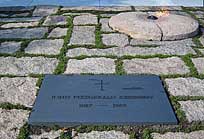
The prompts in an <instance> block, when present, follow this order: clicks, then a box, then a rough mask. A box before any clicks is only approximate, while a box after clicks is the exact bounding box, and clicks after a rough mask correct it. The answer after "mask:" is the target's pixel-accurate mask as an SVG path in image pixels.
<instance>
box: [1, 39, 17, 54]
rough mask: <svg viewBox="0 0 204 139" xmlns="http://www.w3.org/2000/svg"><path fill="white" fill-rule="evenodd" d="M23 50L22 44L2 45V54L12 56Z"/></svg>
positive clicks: (9, 43) (11, 42)
mask: <svg viewBox="0 0 204 139" xmlns="http://www.w3.org/2000/svg"><path fill="white" fill-rule="evenodd" d="M20 48H21V42H14V41H10V42H3V43H1V44H0V53H8V54H12V53H15V52H16V51H18V50H19V49H20Z"/></svg>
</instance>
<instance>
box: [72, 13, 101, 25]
mask: <svg viewBox="0 0 204 139" xmlns="http://www.w3.org/2000/svg"><path fill="white" fill-rule="evenodd" d="M73 24H74V25H89V24H92V25H96V24H98V18H97V16H96V15H93V14H86V15H79V16H76V17H74V21H73Z"/></svg>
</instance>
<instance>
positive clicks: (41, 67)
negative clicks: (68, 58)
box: [0, 57, 58, 75]
mask: <svg viewBox="0 0 204 139" xmlns="http://www.w3.org/2000/svg"><path fill="white" fill-rule="evenodd" d="M57 64H58V60H57V59H55V58H44V57H32V58H31V57H23V58H15V57H0V74H1V75H6V74H11V75H28V74H49V73H50V74H51V73H53V72H54V70H55V68H56V67H57Z"/></svg>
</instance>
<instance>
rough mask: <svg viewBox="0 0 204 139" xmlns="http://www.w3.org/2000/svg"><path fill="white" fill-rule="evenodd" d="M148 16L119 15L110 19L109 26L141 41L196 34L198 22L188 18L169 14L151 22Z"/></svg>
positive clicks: (173, 38)
mask: <svg viewBox="0 0 204 139" xmlns="http://www.w3.org/2000/svg"><path fill="white" fill-rule="evenodd" d="M148 15H149V14H148V13H145V12H128V13H127V12H126V13H120V14H118V15H116V16H112V17H111V18H110V20H109V25H110V27H112V28H113V29H114V30H116V31H119V32H122V33H126V34H128V35H130V36H131V37H132V38H135V39H141V40H180V39H185V38H189V37H193V36H195V35H197V33H198V29H199V24H198V22H197V21H196V20H194V19H193V18H191V17H189V16H182V15H176V14H169V15H168V16H160V17H159V16H158V18H159V19H158V20H153V21H152V20H149V19H147V17H148ZM153 15H156V13H154V14H153Z"/></svg>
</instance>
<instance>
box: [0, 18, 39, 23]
mask: <svg viewBox="0 0 204 139" xmlns="http://www.w3.org/2000/svg"><path fill="white" fill-rule="evenodd" d="M41 19H42V17H23V18H0V22H5V23H7V22H35V21H40V20H41Z"/></svg>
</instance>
